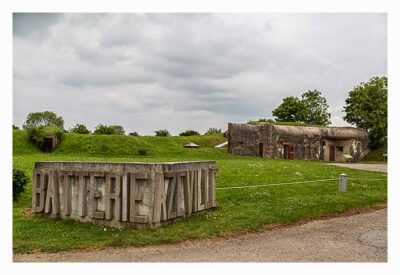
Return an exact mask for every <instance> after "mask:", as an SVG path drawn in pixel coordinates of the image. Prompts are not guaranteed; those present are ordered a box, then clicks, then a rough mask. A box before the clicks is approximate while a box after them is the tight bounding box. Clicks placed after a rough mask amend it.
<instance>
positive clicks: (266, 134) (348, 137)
mask: <svg viewBox="0 0 400 275" xmlns="http://www.w3.org/2000/svg"><path fill="white" fill-rule="evenodd" d="M228 140H229V143H228V152H229V153H231V154H234V155H250V156H260V157H268V158H287V159H300V160H326V161H329V160H331V159H332V158H333V160H334V161H345V158H344V155H345V154H349V155H351V156H352V157H353V160H354V161H359V160H361V159H362V158H363V157H364V156H365V155H366V154H367V153H368V143H369V138H368V134H367V132H366V131H363V130H360V129H354V128H339V127H336V128H333V127H332V128H328V127H325V128H324V127H303V126H288V125H273V124H269V123H266V124H260V125H248V124H235V123H229V124H228ZM331 148H333V149H331ZM331 150H332V151H331ZM331 155H334V156H333V157H332V158H331Z"/></svg>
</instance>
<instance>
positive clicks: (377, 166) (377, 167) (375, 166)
mask: <svg viewBox="0 0 400 275" xmlns="http://www.w3.org/2000/svg"><path fill="white" fill-rule="evenodd" d="M329 165H335V166H341V167H346V168H352V169H358V170H367V171H377V172H384V173H387V163H329Z"/></svg>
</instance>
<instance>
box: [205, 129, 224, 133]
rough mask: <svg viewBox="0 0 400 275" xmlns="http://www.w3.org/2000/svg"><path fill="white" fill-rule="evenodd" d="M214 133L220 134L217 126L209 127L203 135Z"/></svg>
mask: <svg viewBox="0 0 400 275" xmlns="http://www.w3.org/2000/svg"><path fill="white" fill-rule="evenodd" d="M215 134H222V129H217V128H209V129H208V130H207V132H205V133H204V135H215Z"/></svg>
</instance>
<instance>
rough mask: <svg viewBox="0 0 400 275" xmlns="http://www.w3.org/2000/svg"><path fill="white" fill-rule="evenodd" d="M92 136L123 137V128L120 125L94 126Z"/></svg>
mask: <svg viewBox="0 0 400 275" xmlns="http://www.w3.org/2000/svg"><path fill="white" fill-rule="evenodd" d="M93 134H95V135H125V131H124V127H122V126H121V125H103V124H99V125H97V126H96V128H95V130H94V132H93Z"/></svg>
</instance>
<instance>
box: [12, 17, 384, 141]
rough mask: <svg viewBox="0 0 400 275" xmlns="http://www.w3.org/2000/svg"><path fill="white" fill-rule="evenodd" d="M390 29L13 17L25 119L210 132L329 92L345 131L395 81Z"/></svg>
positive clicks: (253, 21) (325, 23)
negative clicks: (375, 90)
mask: <svg viewBox="0 0 400 275" xmlns="http://www.w3.org/2000/svg"><path fill="white" fill-rule="evenodd" d="M386 29H387V25H386V15H385V14H201V13H200V14H191V13H188V14H54V15H48V14H42V15H38V14H24V15H14V101H15V106H14V119H15V120H16V121H15V122H16V123H18V122H20V123H21V124H22V122H23V120H24V113H28V112H31V111H38V109H40V110H42V109H54V110H55V111H56V112H58V113H59V114H60V115H62V116H63V117H64V118H65V119H66V122H67V123H70V124H71V125H73V124H75V123H81V122H85V123H87V124H88V125H89V126H95V125H97V124H98V123H99V122H102V123H118V124H122V125H124V123H126V125H124V126H126V127H127V129H126V130H127V131H130V130H138V131H139V132H146V133H149V134H152V133H153V130H154V129H155V128H157V127H163V126H165V127H168V128H169V129H170V130H171V131H172V132H174V131H179V130H183V129H182V127H190V128H196V127H199V128H198V130H201V131H203V130H206V127H207V126H208V127H211V126H212V127H219V128H226V124H227V122H229V121H247V120H249V119H257V118H260V117H271V111H272V109H273V108H275V107H276V106H277V105H278V104H279V103H280V102H281V100H282V98H283V97H285V96H290V95H294V96H300V95H301V94H302V93H303V92H304V91H306V90H308V89H318V90H320V91H321V92H322V93H323V95H324V96H326V97H327V99H328V104H329V105H330V106H332V107H331V111H332V116H333V117H335V123H339V124H340V119H339V118H340V117H342V116H343V114H342V113H341V111H340V106H341V105H342V104H343V102H344V99H345V98H346V96H347V93H348V91H349V90H350V89H352V87H353V86H354V85H357V84H358V83H360V82H362V81H367V80H368V78H369V77H371V76H373V75H383V74H386V64H387V51H386V43H387V42H386V41H387V34H386ZM38 38H40V39H38ZM32 53H34V54H32ZM72 97H73V98H75V99H76V100H75V101H76V102H75V103H74V104H73V107H71V106H70V105H68V104H65V102H68V99H69V98H72ZM25 110H26V111H25ZM138 127H140V128H138ZM163 128H164V127H163Z"/></svg>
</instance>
